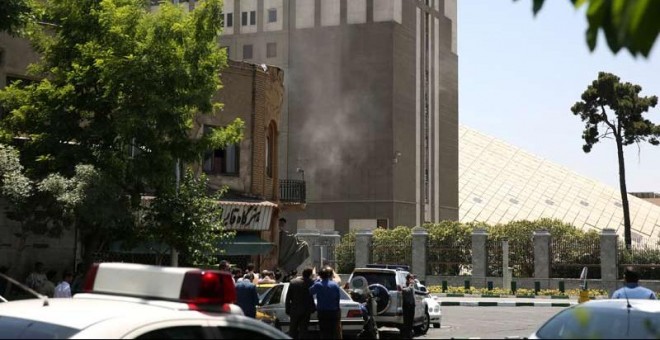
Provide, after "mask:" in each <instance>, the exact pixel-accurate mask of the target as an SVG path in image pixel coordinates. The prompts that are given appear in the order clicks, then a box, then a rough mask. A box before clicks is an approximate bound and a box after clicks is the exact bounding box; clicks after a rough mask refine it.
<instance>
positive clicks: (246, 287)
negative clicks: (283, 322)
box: [236, 273, 259, 318]
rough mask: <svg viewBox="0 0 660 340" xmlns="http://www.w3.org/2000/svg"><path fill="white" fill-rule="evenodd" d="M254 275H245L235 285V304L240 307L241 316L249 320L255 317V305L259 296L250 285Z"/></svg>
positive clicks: (254, 287) (253, 286)
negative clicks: (243, 315)
mask: <svg viewBox="0 0 660 340" xmlns="http://www.w3.org/2000/svg"><path fill="white" fill-rule="evenodd" d="M253 280H254V274H252V273H247V274H245V276H243V278H242V279H240V280H238V282H237V283H236V304H237V305H238V306H239V307H241V309H242V310H243V314H245V316H249V317H251V318H256V317H257V305H258V304H259V294H257V286H255V285H254V283H252V281H253Z"/></svg>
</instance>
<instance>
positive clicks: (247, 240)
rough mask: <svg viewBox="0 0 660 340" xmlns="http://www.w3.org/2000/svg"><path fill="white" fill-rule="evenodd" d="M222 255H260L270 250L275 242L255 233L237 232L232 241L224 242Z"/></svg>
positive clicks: (220, 246) (221, 246)
mask: <svg viewBox="0 0 660 340" xmlns="http://www.w3.org/2000/svg"><path fill="white" fill-rule="evenodd" d="M219 248H220V249H222V250H224V253H222V254H221V255H228V256H229V255H259V254H264V253H267V252H269V251H270V250H271V249H272V248H273V244H272V243H270V242H268V241H266V240H263V239H262V238H261V237H259V236H258V235H254V234H237V235H236V237H234V238H233V239H232V240H231V241H229V242H227V243H222V244H220V245H219Z"/></svg>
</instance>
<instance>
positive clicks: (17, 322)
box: [0, 316, 80, 339]
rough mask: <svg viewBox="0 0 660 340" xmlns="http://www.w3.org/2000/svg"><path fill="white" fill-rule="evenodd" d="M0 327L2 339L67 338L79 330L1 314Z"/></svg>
mask: <svg viewBox="0 0 660 340" xmlns="http://www.w3.org/2000/svg"><path fill="white" fill-rule="evenodd" d="M0 329H2V333H1V334H2V338H4V339H67V338H69V337H71V336H73V335H75V334H76V333H78V332H79V331H80V330H79V329H76V328H71V327H66V326H61V325H57V324H54V323H48V322H41V321H36V320H31V319H23V318H15V317H11V316H3V317H1V318H0Z"/></svg>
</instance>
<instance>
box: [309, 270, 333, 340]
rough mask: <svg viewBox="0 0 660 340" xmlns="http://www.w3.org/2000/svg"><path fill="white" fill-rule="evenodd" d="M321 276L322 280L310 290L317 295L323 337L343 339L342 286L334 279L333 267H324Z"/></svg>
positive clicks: (320, 329) (320, 328)
mask: <svg viewBox="0 0 660 340" xmlns="http://www.w3.org/2000/svg"><path fill="white" fill-rule="evenodd" d="M320 276H321V280H319V281H316V282H315V283H314V284H313V285H312V287H311V288H310V289H309V291H310V292H311V293H312V295H314V296H316V312H317V315H318V319H319V331H320V333H321V339H341V309H340V308H339V296H340V293H339V289H340V288H339V285H338V284H337V283H336V282H335V281H334V280H333V279H332V278H333V269H332V267H330V266H326V267H324V268H323V270H321V273H320Z"/></svg>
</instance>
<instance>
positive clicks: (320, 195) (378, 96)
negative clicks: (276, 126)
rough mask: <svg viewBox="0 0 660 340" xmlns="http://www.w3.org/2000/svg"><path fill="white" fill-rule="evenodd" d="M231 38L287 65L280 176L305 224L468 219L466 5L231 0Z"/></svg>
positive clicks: (227, 36)
mask: <svg viewBox="0 0 660 340" xmlns="http://www.w3.org/2000/svg"><path fill="white" fill-rule="evenodd" d="M224 6H225V7H224V16H225V21H224V25H225V29H224V32H223V35H222V36H221V38H220V43H221V45H222V46H225V47H226V48H227V50H228V52H229V57H230V58H231V59H235V60H245V61H249V62H253V63H264V64H269V65H275V66H277V67H279V68H282V69H283V70H284V75H285V80H284V83H285V100H284V104H283V110H282V121H281V129H280V135H279V148H280V152H279V155H280V156H279V162H280V166H279V168H280V169H281V171H280V179H304V180H305V181H306V186H307V200H306V201H307V204H306V207H305V209H298V210H294V211H292V210H288V211H285V212H284V216H285V217H286V218H287V219H288V223H289V224H292V225H294V226H297V228H298V230H301V229H316V230H335V231H339V232H342V233H343V232H346V231H349V230H354V229H362V228H375V227H377V226H379V227H394V226H397V225H407V226H415V225H420V224H422V223H423V222H425V221H440V220H447V219H450V220H456V219H458V56H457V54H456V0H444V1H443V0H425V1H419V0H350V1H349V0H322V1H321V0H240V1H239V0H226V1H225V4H224Z"/></svg>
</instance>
